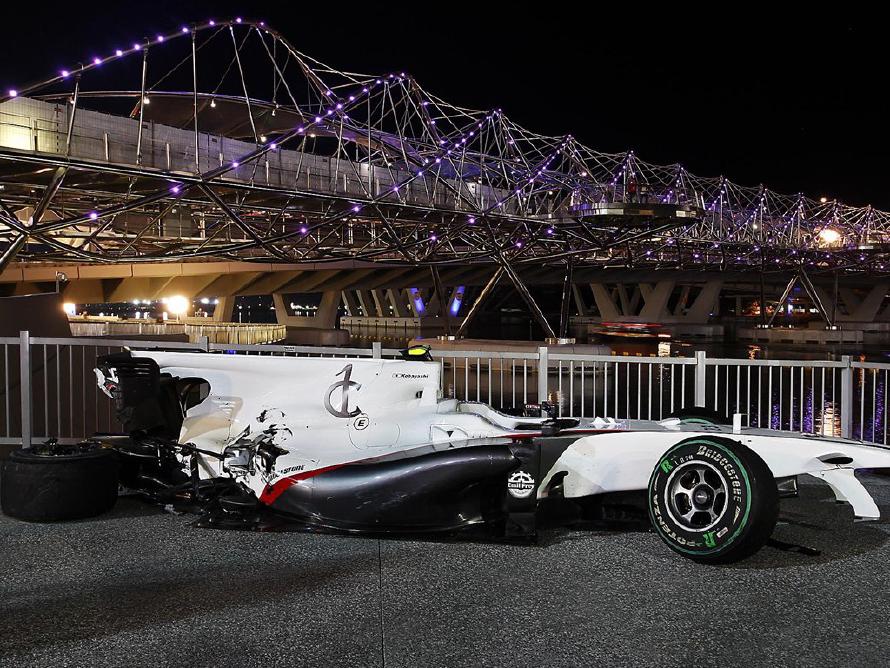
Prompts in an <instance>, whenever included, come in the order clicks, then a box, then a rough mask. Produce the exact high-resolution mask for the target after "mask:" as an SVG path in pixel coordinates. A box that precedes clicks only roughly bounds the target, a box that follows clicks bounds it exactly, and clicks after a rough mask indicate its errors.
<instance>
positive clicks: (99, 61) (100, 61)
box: [93, 56, 102, 65]
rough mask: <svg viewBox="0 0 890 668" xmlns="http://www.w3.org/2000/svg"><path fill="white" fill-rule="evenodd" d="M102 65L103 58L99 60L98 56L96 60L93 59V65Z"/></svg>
mask: <svg viewBox="0 0 890 668" xmlns="http://www.w3.org/2000/svg"><path fill="white" fill-rule="evenodd" d="M101 64H102V59H101V58H99V57H98V56H97V57H96V58H93V65H101Z"/></svg>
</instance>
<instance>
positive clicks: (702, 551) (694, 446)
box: [648, 437, 753, 557]
mask: <svg viewBox="0 0 890 668" xmlns="http://www.w3.org/2000/svg"><path fill="white" fill-rule="evenodd" d="M699 446H706V447H708V448H712V449H714V450H717V451H719V452H720V453H721V454H723V455H725V456H726V457H727V459H729V460H730V461H731V462H732V463H733V464H734V465H735V467H736V470H737V471H738V473H739V478H741V480H742V481H743V482H744V488H743V489H744V498H743V500H742V504H741V505H742V513H741V515H740V520H739V522H738V524H737V525H736V526H735V527H731V528H730V531H729V535H728V537H725V538H723V539H721V540H720V542H719V543H718V544H717V545H716V546H715V547H711V548H709V547H707V545H703V546H702V547H690V546H686V545H684V544H683V543H681V542H679V541H678V540H677V539H676V538H675V537H674V536H671V535H670V534H669V533H667V532H666V531H665V530H664V527H663V526H662V525H661V522H659V521H658V518H657V517H656V513H655V511H654V508H653V506H654V504H655V503H656V502H657V503H658V504H659V506H660V505H661V504H664V503H666V502H667V496H666V495H665V493H664V492H665V490H664V485H666V484H667V480H668V478H669V476H670V470H673V468H674V467H675V466H676V465H677V463H676V461H675V458H677V457H678V456H682V455H680V452H681V451H683V450H686V449H689V450H691V451H692V452H691V454H694V453H695V452H696V451H697V450H698V448H699ZM694 459H696V460H698V461H706V462H708V463H711V464H713V461H710V460H709V459H707V458H704V457H703V456H701V455H699V456H695V457H694ZM665 461H667V462H670V463H671V464H672V466H671V468H670V469H669V470H667V471H666V470H665V468H664V467H663V462H665ZM721 475H723V471H721ZM659 481H661V483H662V485H661V486H660V489H658V490H657V491H656V489H655V486H656V484H657V483H658V482H659ZM648 495H649V499H648V507H649V518H650V519H651V520H652V525H653V526H654V527H655V530H656V532H658V534H659V535H660V536H661V538H662V539H663V540H664V541H665V542H666V543H667V544H668V545H669V546H670V547H671V549H673V550H676V551H677V552H681V553H683V554H687V555H691V556H695V557H707V556H712V555H718V554H720V553H723V552H726V551H727V550H728V549H729V548H730V547H731V546H732V545H733V544H734V543H735V542H736V541H737V540H738V539H739V537H740V536H742V535H743V534H744V533H745V530H746V529H748V528H749V526H750V524H751V509H752V504H753V495H752V491H751V480H750V475H749V472H748V469H747V467H746V466H745V465H743V464H742V462H741V461H740V460H739V458H738V457H737V456H736V454H735V453H734V452H733V451H732V449H731V448H730V447H729V446H728V445H726V444H724V443H721V442H720V441H718V440H717V439H712V438H707V437H693V438H689V439H687V440H685V441H681V442H680V443H677V444H676V445H675V446H673V447H672V448H670V449H669V450H668V451H667V452H665V453H664V454H663V455H662V456H661V457H660V458H659V459H658V463H657V464H656V466H655V468H654V470H653V471H652V476H651V477H650V479H649V487H648ZM731 496H732V495H731V494H729V495H727V508H726V511H725V512H724V515H723V517H724V518H726V517H730V516H731V515H732V514H734V513H732V507H734V506H737V505H739V504H738V503H736V502H735V501H731V500H730V499H731ZM730 504H731V505H730ZM665 511H666V509H664V511H663V513H662V514H663V516H664V518H665V520H666V521H670V518H669V517H668V516H667V515H666V512H665ZM723 526H726V523H725V522H724V521H721V522H720V523H719V526H717V527H715V528H714V529H712V530H711V531H710V532H707V533H710V534H711V535H712V536H713V535H714V533H715V532H716V531H718V530H720V529H721V528H722V527H723ZM678 529H679V530H678V531H675V534H678V533H679V534H680V535H681V536H682V537H683V538H687V537H691V538H695V537H698V538H699V539H700V540H701V541H702V543H704V541H705V538H704V536H705V533H704V532H702V533H697V532H691V531H683V530H682V528H680V527H678Z"/></svg>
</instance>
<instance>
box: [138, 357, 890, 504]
mask: <svg viewBox="0 0 890 668" xmlns="http://www.w3.org/2000/svg"><path fill="white" fill-rule="evenodd" d="M133 354H134V355H137V356H139V357H149V358H151V359H153V360H155V361H156V362H157V363H158V365H159V366H160V368H161V371H162V372H166V373H170V374H172V375H174V376H179V377H200V378H203V379H205V380H206V381H207V382H208V383H209V385H210V395H209V396H208V397H207V399H206V400H204V401H203V402H201V403H200V404H198V405H196V406H193V407H192V408H190V409H189V410H188V412H187V414H186V417H185V419H184V421H183V425H182V431H181V434H180V443H191V444H193V445H195V446H197V447H198V448H200V449H202V450H205V451H208V452H213V453H219V454H223V453H225V454H226V458H224V459H222V460H220V459H217V458H213V457H207V456H201V457H200V458H199V462H200V464H199V468H200V475H201V476H202V477H204V478H211V477H221V476H231V477H235V478H237V479H239V480H240V481H241V482H243V483H244V484H245V485H247V486H248V487H249V488H250V489H251V490H252V491H253V492H254V493H255V494H256V496H257V497H258V498H260V499H262V495H263V492H264V490H267V489H269V487H270V486H272V485H275V484H276V483H278V482H280V481H282V480H286V479H287V478H295V477H296V478H299V479H300V480H302V481H304V483H305V484H311V474H312V473H313V472H314V471H319V470H322V469H328V468H330V467H335V466H338V465H343V464H347V463H352V462H356V461H363V460H369V459H377V458H381V457H386V456H390V455H397V454H398V453H400V452H404V451H408V450H411V449H412V448H417V447H420V446H430V445H434V446H436V447H437V448H439V447H444V448H447V447H455V448H457V447H471V444H468V443H467V441H471V440H473V439H482V438H494V437H512V438H529V437H533V436H537V435H540V431H539V430H537V431H536V430H535V428H534V425H537V424H540V423H542V422H543V421H544V420H543V419H542V418H516V417H510V416H507V415H504V414H502V413H499V412H497V411H495V410H493V409H492V408H490V407H489V406H487V405H484V404H480V403H472V402H462V401H457V400H454V399H441V398H440V397H439V381H440V379H439V375H440V366H439V364H438V363H436V362H415V361H402V360H383V359H368V358H348V359H347V358H320V357H319V358H306V357H301V358H295V357H280V356H253V355H218V354H206V353H178V352H152V351H134V353H133ZM560 433H561V434H562V435H570V434H575V435H577V437H578V438H577V440H576V441H574V442H573V443H571V444H570V445H569V446H568V447H567V448H566V449H565V451H564V452H563V453H562V454H561V455H560V457H559V459H558V460H557V461H556V463H555V464H554V465H553V466H552V468H550V470H549V471H548V472H547V474H546V476H545V477H544V478H543V480H541V481H540V484H539V485H538V492H537V493H538V495H539V497H540V496H545V495H546V494H547V490H548V483H549V481H550V480H551V479H552V478H553V476H555V475H557V474H561V473H565V477H564V479H563V481H562V490H563V494H564V496H565V497H567V498H573V497H583V496H589V495H596V494H603V493H607V492H617V491H627V490H643V489H646V488H647V485H648V481H649V477H650V475H651V473H652V471H653V469H654V467H655V466H656V464H657V463H658V461H659V458H660V457H661V455H662V454H664V452H665V451H666V450H668V449H669V448H670V447H671V446H673V445H675V444H676V443H678V442H679V441H681V440H684V439H688V438H691V437H695V436H715V435H719V436H723V437H726V438H730V439H733V440H736V441H739V442H741V443H744V444H745V445H747V446H748V447H750V448H751V449H752V450H754V451H755V452H756V453H757V454H758V455H760V457H761V458H762V459H763V460H764V461H765V462H766V464H767V466H769V468H770V470H771V471H772V473H773V475H774V476H775V477H776V478H785V477H789V476H796V475H801V474H808V475H811V476H814V477H816V478H819V479H822V480H824V481H825V482H827V483H828V484H829V485H830V486H831V488H832V489H833V490H834V492H835V494H836V496H837V498H838V499H839V500H842V501H847V502H849V503H850V504H851V505H852V506H853V509H854V512H855V514H856V516H857V517H859V518H864V519H877V518H878V517H879V516H880V512H879V510H878V508H877V506H876V504H875V502H874V501H873V500H872V498H871V496H870V495H869V494H868V492H867V491H866V490H865V488H864V487H863V486H862V485H861V484H860V483H859V481H858V480H857V479H856V478H855V476H854V475H853V471H854V470H855V469H860V468H890V450H888V449H885V448H881V447H878V446H865V445H861V444H859V443H856V442H852V441H847V440H841V439H834V438H824V437H813V436H808V435H803V434H793V433H790V432H778V431H769V430H761V429H748V428H746V429H741V430H740V432H739V433H733V431H732V429H731V428H728V427H710V426H702V425H696V426H695V427H694V428H690V427H689V426H688V425H685V426H684V425H683V424H681V421H680V420H677V419H667V420H663V421H661V422H655V421H642V420H640V421H636V420H631V421H626V420H625V421H616V420H611V419H608V418H606V419H603V418H595V419H586V420H581V421H580V423H579V424H578V425H577V426H576V427H574V428H570V429H564V430H562V431H561V432H560ZM585 434H589V435H585ZM257 439H267V440H270V441H271V442H273V443H274V445H275V446H277V447H279V448H282V449H283V450H285V451H286V453H285V454H282V455H281V456H279V457H278V458H277V460H276V461H275V464H274V468H273V470H271V471H265V470H262V468H261V467H256V466H251V465H250V462H249V461H247V453H248V452H249V447H248V446H249V444H250V443H255V442H256V441H257ZM241 445H243V446H245V447H244V449H243V450H242V449H240V448H239V446H241Z"/></svg>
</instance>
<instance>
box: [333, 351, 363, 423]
mask: <svg viewBox="0 0 890 668" xmlns="http://www.w3.org/2000/svg"><path fill="white" fill-rule="evenodd" d="M337 375H338V376H340V375H342V376H343V380H341V381H338V382H336V383H334V384H332V385H331V386H330V387H328V389H327V390H326V391H325V393H324V407H325V408H326V409H327V411H328V413H330V414H331V415H333V416H334V417H337V418H350V417H355V416H356V415H360V414H361V412H362V410H361V409H360V408H359V407H358V406H356V407H355V408H354V409H353V410H349V388H350V387H354V388H355V391H356V392H358V391H359V390H360V389H362V384H361V383H356V382H355V381H354V380H350V379H349V377H350V376H351V375H352V365H351V364H347V365H346V366H345V367H343V369H342V370H341V371H340V373H338V374H337ZM338 388H339V389H340V406H339V407H338V408H334V405H333V404H332V403H331V395H333V394H334V392H336V391H337V389H338Z"/></svg>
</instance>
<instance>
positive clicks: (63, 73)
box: [61, 70, 71, 79]
mask: <svg viewBox="0 0 890 668" xmlns="http://www.w3.org/2000/svg"><path fill="white" fill-rule="evenodd" d="M61 74H62V77H63V78H65V79H67V78H68V75H69V74H71V73H70V72H69V71H68V70H62V72H61Z"/></svg>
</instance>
